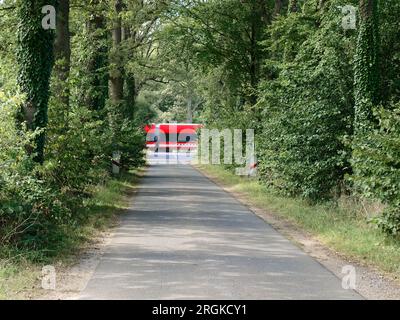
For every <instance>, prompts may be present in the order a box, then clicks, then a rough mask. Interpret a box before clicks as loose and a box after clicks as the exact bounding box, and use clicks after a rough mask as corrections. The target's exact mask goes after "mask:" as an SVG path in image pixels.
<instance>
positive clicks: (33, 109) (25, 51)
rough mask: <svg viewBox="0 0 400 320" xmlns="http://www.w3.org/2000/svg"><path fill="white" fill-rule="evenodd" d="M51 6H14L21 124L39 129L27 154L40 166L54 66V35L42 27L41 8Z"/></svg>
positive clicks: (37, 1)
mask: <svg viewBox="0 0 400 320" xmlns="http://www.w3.org/2000/svg"><path fill="white" fill-rule="evenodd" d="M46 5H55V1H54V0H24V1H19V2H17V15H18V18H19V25H18V41H17V62H18V84H19V87H20V90H21V92H22V93H24V94H25V101H24V103H23V106H22V120H23V121H24V122H26V124H27V127H28V128H29V129H30V130H32V131H34V130H36V129H41V132H40V134H38V135H37V136H36V138H35V141H34V142H33V148H28V152H29V153H31V154H32V153H34V154H35V156H34V160H35V161H37V162H39V163H43V161H44V148H45V139H46V136H45V129H46V126H47V120H48V119H47V118H48V117H47V112H48V100H49V84H50V75H51V71H52V68H53V63H54V51H53V47H54V38H55V37H54V32H53V31H52V30H45V29H44V28H43V26H42V19H43V15H42V14H41V12H42V8H43V7H44V6H46Z"/></svg>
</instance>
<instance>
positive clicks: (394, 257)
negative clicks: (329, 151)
mask: <svg viewBox="0 0 400 320" xmlns="http://www.w3.org/2000/svg"><path fill="white" fill-rule="evenodd" d="M200 168H201V170H202V171H204V172H205V173H207V174H208V175H209V176H210V177H212V178H213V179H215V181H217V182H218V183H220V184H221V185H223V186H224V187H226V188H228V189H229V190H232V191H234V192H238V193H240V194H242V195H243V196H244V198H245V199H246V201H247V202H248V203H249V204H252V205H254V206H256V207H259V208H262V209H264V210H266V211H268V212H270V213H271V214H273V215H274V216H277V217H279V218H282V219H285V220H287V221H290V222H291V223H293V224H294V225H295V226H297V227H299V228H300V229H301V230H303V231H306V232H307V233H309V234H311V235H312V236H314V237H316V238H317V239H318V240H319V241H320V242H321V243H323V244H325V245H326V246H327V247H328V248H330V249H332V250H334V251H335V252H338V253H340V254H341V255H343V256H344V257H347V258H350V259H352V260H355V261H357V262H359V263H360V264H362V265H366V266H370V267H373V268H377V269H378V270H380V271H381V272H383V273H386V274H389V275H390V276H391V277H392V278H394V279H397V280H399V279H400V241H397V240H396V239H393V238H388V237H386V236H385V234H384V233H382V232H381V230H379V229H378V228H377V227H376V226H374V225H372V224H370V223H368V220H369V219H370V218H371V216H372V215H374V214H375V212H376V208H375V207H374V206H373V204H369V205H368V204H367V203H361V202H360V201H359V200H358V199H356V198H353V197H343V198H341V199H340V200H338V201H336V202H334V203H332V202H326V203H323V204H318V205H312V204H310V203H309V202H307V201H305V200H304V199H302V198H299V197H297V198H288V197H285V196H282V195H280V194H279V193H277V192H276V191H274V190H273V189H271V188H269V187H267V186H265V185H264V184H262V183H260V182H259V181H257V180H254V179H249V178H244V177H240V176H237V175H235V174H234V173H233V172H231V171H230V170H227V169H226V168H224V167H223V166H211V165H208V166H201V167H200Z"/></svg>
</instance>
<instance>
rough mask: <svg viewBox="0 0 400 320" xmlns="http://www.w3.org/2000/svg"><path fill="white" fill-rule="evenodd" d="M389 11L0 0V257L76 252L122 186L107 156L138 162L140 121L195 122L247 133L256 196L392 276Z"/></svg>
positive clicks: (342, 5)
mask: <svg viewBox="0 0 400 320" xmlns="http://www.w3.org/2000/svg"><path fill="white" fill-rule="evenodd" d="M49 5H50V6H51V5H54V6H55V9H56V14H57V19H56V29H55V30H53V29H52V28H44V27H43V21H42V19H43V17H44V14H42V8H43V7H44V6H49ZM346 8H347V9H346ZM349 8H353V9H354V10H353V9H349ZM344 9H346V10H344ZM399 16H400V2H399V1H398V0H385V1H383V0H248V1H239V0H208V1H203V0H149V1H139V0H90V1H83V0H17V1H14V0H4V1H1V3H0V260H1V261H24V260H25V261H27V263H28V265H29V264H30V263H43V262H46V261H52V259H54V258H55V257H58V256H59V255H60V254H61V255H63V254H64V253H66V252H68V251H72V250H71V248H73V247H74V246H75V243H76V242H77V243H80V241H79V238H80V235H81V233H83V234H84V233H85V231H84V230H85V228H86V227H87V226H93V227H95V226H96V224H95V223H94V222H95V221H100V224H101V220H102V219H100V218H98V217H97V215H99V216H101V215H102V210H99V211H98V212H96V213H95V214H94V213H93V210H92V209H93V208H92V207H91V201H95V202H96V200H95V199H97V198H96V195H97V197H98V196H99V193H98V188H104V186H109V188H111V189H112V183H116V186H118V182H115V177H113V175H112V172H111V165H112V163H113V161H114V165H115V159H114V158H115V157H114V155H115V154H116V153H118V152H119V153H120V154H121V159H120V162H119V163H118V164H119V166H120V167H121V169H122V170H123V171H125V172H127V171H129V170H132V169H137V168H140V167H141V166H142V165H143V148H144V146H145V133H144V130H143V128H144V126H145V124H148V123H152V122H161V121H177V122H183V121H185V122H192V121H193V122H199V123H202V124H204V125H205V126H206V127H207V128H211V129H212V128H216V129H221V130H224V129H230V130H233V129H242V130H243V131H245V130H246V129H254V130H255V136H256V140H257V141H256V145H257V147H256V154H257V161H258V173H259V182H257V183H256V182H254V184H251V185H249V187H254V188H255V187H256V188H260V190H268V192H265V193H264V191H263V192H261V191H260V192H258V193H257V192H255V194H258V195H259V200H258V201H272V200H271V199H272V198H269V194H270V193H271V194H274V197H275V195H279V197H278V196H276V198H274V199H280V200H279V201H281V202H279V201H278V200H276V201H277V202H276V203H275V205H274V204H273V201H272V203H271V204H270V205H271V206H272V209H273V208H274V206H278V207H279V203H286V205H285V206H283V205H282V206H283V207H284V208H286V209H284V210H283V209H282V210H281V211H282V212H287V215H288V216H289V207H290V210H292V211H293V212H292V213H291V215H292V218H293V219H297V221H298V223H301V224H303V225H304V227H306V228H307V230H311V231H312V230H314V231H315V232H317V233H318V234H320V235H321V237H325V241H326V242H329V243H332V244H334V245H335V247H337V248H342V250H343V251H344V252H346V253H348V254H351V255H353V254H354V255H357V256H358V257H361V256H363V255H365V256H366V257H367V259H370V260H371V262H373V263H376V264H378V265H381V266H382V267H383V268H384V269H385V270H388V271H392V272H397V271H395V269H396V266H395V264H396V263H397V265H398V260H397V262H396V259H397V258H398V245H397V243H398V239H399V234H400V115H399V114H400V111H399V108H400V105H399V103H400V55H399V53H400V27H399V20H398V17H399ZM353 22H355V23H353ZM113 181H114V182H113ZM110 183H111V185H110ZM117 189H118V188H117ZM257 190H258V189H257ZM107 192H108V191H107ZM107 192H106V194H107ZM110 192H111V191H110ZM111 193H112V194H113V192H111ZM100 194H101V193H100ZM106 194H105V195H106ZM105 195H104V196H105ZM263 198H265V199H264V200H263ZM268 199H270V200H268ZM299 199H301V200H299ZM343 199H352V200H351V201H348V200H346V201H344V202H345V203H346V205H345V206H344V207H342V202H343ZM110 200H112V199H110ZM365 203H372V204H373V205H372V206H371V210H369V211H368V212H370V211H371V212H370V214H368V215H364V214H362V213H361V212H362V210H359V208H360V205H362V204H365ZM289 204H292V206H289ZM112 206H114V205H112ZM88 208H89V209H88ZM90 208H92V209H90ZM343 208H346V209H343ZM102 209H104V210H106V211H107V206H105V207H103V208H102ZM315 210H316V211H318V212H319V213H318V214H314V212H315ZM282 214H283V213H282ZM85 226H86V227H85ZM374 227H377V229H375V228H374ZM89 229H91V228H89ZM367 230H368V231H367ZM83 238H86V237H84V236H83ZM354 239H359V241H355V240H354ZM361 242H365V243H361ZM352 243H358V244H360V245H359V246H358V245H357V247H355V246H353V244H352ZM373 248H379V252H378V249H376V250H373ZM390 252H392V254H390ZM14 266H16V264H14ZM10 270H11V269H10ZM3 274H8V271H7V272H5V273H3Z"/></svg>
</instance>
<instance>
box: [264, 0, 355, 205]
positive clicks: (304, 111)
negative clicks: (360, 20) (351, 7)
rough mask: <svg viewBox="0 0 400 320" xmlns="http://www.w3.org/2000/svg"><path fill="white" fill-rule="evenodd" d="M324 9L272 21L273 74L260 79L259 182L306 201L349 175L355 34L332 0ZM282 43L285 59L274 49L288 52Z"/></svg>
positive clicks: (270, 66)
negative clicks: (344, 24) (346, 29)
mask: <svg viewBox="0 0 400 320" xmlns="http://www.w3.org/2000/svg"><path fill="white" fill-rule="evenodd" d="M308 5H309V6H310V7H311V8H312V5H313V1H309V2H308ZM306 9H307V7H306ZM325 10H326V11H325V12H324V14H323V15H322V16H321V15H320V13H319V12H316V11H314V10H308V11H304V12H302V13H296V14H290V15H289V16H287V17H285V18H283V17H282V18H281V19H278V20H276V22H275V23H274V24H273V25H272V26H271V37H272V39H273V40H271V42H266V45H267V46H268V49H269V51H270V53H271V59H270V60H268V61H267V65H266V68H267V70H270V71H269V73H270V74H271V76H272V77H276V78H275V79H274V80H273V81H272V80H267V81H265V82H264V84H263V85H262V87H261V92H262V97H261V99H260V102H259V105H260V107H261V108H262V109H263V110H264V111H263V115H264V119H265V121H264V124H263V132H262V134H260V135H259V141H258V150H259V159H260V171H261V174H262V179H263V180H264V181H265V182H266V183H268V184H269V185H272V186H274V187H276V188H278V189H279V190H281V191H283V192H285V193H286V194H289V195H301V196H303V197H305V198H307V199H309V200H312V201H318V200H321V199H326V198H330V197H332V196H334V191H339V187H340V186H341V183H342V180H343V177H344V175H345V173H346V172H349V154H350V153H349V150H348V148H347V147H345V145H344V141H343V139H344V137H345V136H346V135H351V134H352V118H353V96H352V81H353V80H352V55H351V52H352V51H353V47H352V40H354V35H352V34H348V35H346V34H345V33H344V31H343V30H342V29H341V26H340V16H338V15H337V14H336V12H337V11H336V10H337V9H336V4H331V5H330V6H328V7H327V8H325ZM293 28H295V30H297V31H296V32H294V31H289V32H281V31H282V30H286V31H288V30H291V29H293ZM294 36H295V38H294ZM296 37H297V39H296ZM276 38H277V39H276ZM275 39H276V41H275ZM279 43H282V44H285V45H286V46H284V45H279ZM287 46H289V47H290V48H292V49H293V48H294V47H295V50H291V52H296V55H295V56H293V57H292V58H291V59H289V60H288V56H287V55H286V54H285V55H279V54H278V53H279V52H277V49H278V50H279V49H281V50H283V51H284V52H286V53H287V51H285V50H284V49H285V48H287ZM279 61H283V62H279Z"/></svg>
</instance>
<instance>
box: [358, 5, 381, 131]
mask: <svg viewBox="0 0 400 320" xmlns="http://www.w3.org/2000/svg"><path fill="white" fill-rule="evenodd" d="M359 28H360V31H359V35H358V42H357V52H356V59H355V82H354V85H355V101H356V106H355V131H356V134H358V133H359V134H363V133H365V132H366V131H368V130H369V129H370V128H371V125H372V107H374V106H377V105H379V103H380V101H381V95H380V75H379V50H380V39H379V19H378V0H360V26H359Z"/></svg>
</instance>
